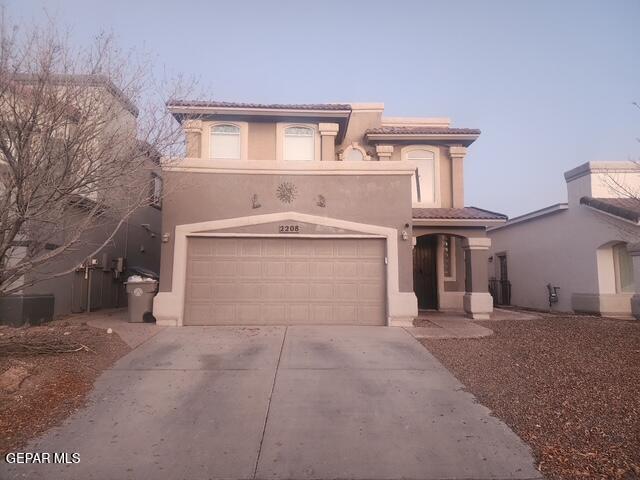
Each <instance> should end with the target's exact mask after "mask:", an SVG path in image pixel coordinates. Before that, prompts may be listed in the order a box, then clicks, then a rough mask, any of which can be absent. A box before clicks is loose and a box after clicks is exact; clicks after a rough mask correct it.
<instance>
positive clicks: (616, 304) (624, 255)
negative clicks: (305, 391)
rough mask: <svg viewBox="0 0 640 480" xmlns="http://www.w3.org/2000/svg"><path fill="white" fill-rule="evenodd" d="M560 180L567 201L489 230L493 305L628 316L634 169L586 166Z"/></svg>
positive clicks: (639, 234)
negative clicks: (564, 188) (555, 296)
mask: <svg viewBox="0 0 640 480" xmlns="http://www.w3.org/2000/svg"><path fill="white" fill-rule="evenodd" d="M564 176H565V179H566V182H567V191H568V203H560V204H557V205H552V206H550V207H547V208H544V209H542V210H538V211H535V212H531V213H528V214H526V215H522V216H520V217H516V218H512V219H511V220H509V221H508V222H507V223H506V224H504V225H501V226H497V227H494V228H491V229H489V231H488V236H489V238H490V239H491V244H492V245H491V251H490V253H491V256H490V258H489V261H490V264H489V265H490V267H489V271H490V277H491V284H492V290H493V291H494V297H495V299H496V303H497V304H509V303H510V304H512V305H517V306H522V307H531V308H537V309H545V310H546V309H549V308H553V309H554V310H558V311H572V310H573V311H576V312H591V313H599V314H602V315H614V316H629V315H630V314H631V297H632V295H633V294H634V292H635V288H636V287H635V285H636V281H637V280H640V275H639V274H638V273H636V275H635V277H636V281H634V269H633V260H632V254H635V253H634V248H629V247H630V246H631V245H633V243H635V242H638V241H640V223H639V219H640V200H638V199H639V198H640V197H639V196H638V194H640V167H639V166H638V165H637V164H635V163H633V162H589V163H585V164H583V165H580V166H579V167H576V168H574V169H572V170H569V171H568V172H566V173H565V175H564ZM639 253H640V252H639ZM638 259H639V260H640V257H639V258H638ZM555 288H557V290H556V291H555V292H554V289H555ZM509 290H510V292H509ZM550 292H553V293H557V302H552V303H550V295H549V293H550ZM509 293H510V295H509ZM509 296H510V298H509ZM553 300H555V299H553Z"/></svg>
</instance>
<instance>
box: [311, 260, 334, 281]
mask: <svg viewBox="0 0 640 480" xmlns="http://www.w3.org/2000/svg"><path fill="white" fill-rule="evenodd" d="M311 275H312V276H313V277H315V278H333V262H330V261H329V262H320V261H317V262H314V263H313V264H312V265H311Z"/></svg>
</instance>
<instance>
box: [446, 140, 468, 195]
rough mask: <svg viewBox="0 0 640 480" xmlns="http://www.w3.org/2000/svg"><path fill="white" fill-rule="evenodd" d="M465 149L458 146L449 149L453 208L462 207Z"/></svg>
mask: <svg viewBox="0 0 640 480" xmlns="http://www.w3.org/2000/svg"><path fill="white" fill-rule="evenodd" d="M466 154H467V148H466V147H462V146H459V145H452V146H450V147H449V156H450V157H451V192H452V197H453V198H452V203H453V208H463V207H464V168H463V166H464V156H465V155H466Z"/></svg>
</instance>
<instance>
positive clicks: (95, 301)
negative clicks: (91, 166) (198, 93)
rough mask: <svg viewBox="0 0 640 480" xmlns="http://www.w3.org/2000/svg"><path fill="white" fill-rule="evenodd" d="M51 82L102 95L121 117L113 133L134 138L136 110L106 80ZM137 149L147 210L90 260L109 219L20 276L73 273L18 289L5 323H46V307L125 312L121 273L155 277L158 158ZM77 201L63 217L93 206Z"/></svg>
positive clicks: (1, 310) (3, 314)
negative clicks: (121, 130) (126, 132)
mask: <svg viewBox="0 0 640 480" xmlns="http://www.w3.org/2000/svg"><path fill="white" fill-rule="evenodd" d="M24 78H28V77H27V76H25V77H24ZM55 80H59V81H60V82H61V84H62V83H64V82H70V83H73V84H78V85H81V86H83V87H86V88H87V89H92V91H93V90H96V91H98V93H100V94H104V96H105V101H113V102H115V103H117V104H119V105H120V107H121V114H120V115H119V117H118V118H117V121H118V122H119V125H118V126H117V127H115V128H124V129H131V131H132V132H133V133H134V135H135V132H136V128H137V127H136V124H137V117H138V109H137V107H136V106H135V105H134V104H133V103H132V102H131V101H130V100H129V99H128V98H127V97H126V96H125V95H124V94H123V93H122V91H121V90H120V89H119V88H118V87H116V86H115V85H114V84H113V83H112V82H111V81H110V80H108V79H107V78H105V77H103V76H100V75H74V76H70V75H59V76H57V77H55ZM140 148H141V149H143V152H145V154H148V159H147V160H145V163H146V167H145V169H141V170H140V172H139V174H140V175H141V177H142V178H141V179H140V184H141V185H145V184H146V185H148V186H149V189H150V197H151V198H152V199H153V201H152V204H151V205H149V206H145V207H142V208H140V209H138V210H137V211H135V212H134V213H133V214H132V215H131V216H130V217H129V218H128V219H127V220H126V221H125V223H124V224H123V225H122V226H121V227H120V228H119V229H118V231H117V233H116V234H115V236H114V238H113V239H112V240H111V241H109V242H108V244H107V245H106V247H104V248H103V249H102V250H101V251H100V253H99V254H98V255H96V256H95V257H89V254H90V252H93V251H94V250H95V249H96V248H98V247H99V246H100V245H102V243H104V241H105V240H106V239H107V238H108V236H109V235H110V234H111V233H112V232H113V229H114V225H116V224H117V222H116V221H117V220H119V219H114V220H113V222H112V223H107V222H106V221H104V222H103V223H104V225H99V226H98V227H96V228H90V229H87V230H86V231H85V232H84V234H83V236H82V239H81V241H79V242H78V244H77V245H76V246H75V247H74V248H73V249H70V250H71V251H70V253H68V254H64V255H60V256H58V257H55V258H54V259H53V260H52V261H50V262H49V263H47V264H45V265H43V266H41V267H40V270H41V273H37V272H35V271H33V272H30V273H29V274H28V275H25V277H23V278H24V282H25V283H29V282H31V281H32V280H33V278H47V273H46V272H47V271H49V272H60V271H64V270H67V269H70V268H73V267H74V266H75V267H76V268H75V272H73V273H70V274H68V275H65V276H62V277H59V278H55V279H51V280H44V281H39V282H38V283H35V284H34V285H30V286H26V287H24V288H22V289H21V290H19V291H18V292H17V293H16V294H13V295H11V296H7V297H3V298H1V299H0V319H2V320H3V321H4V322H5V323H15V324H20V323H22V321H33V319H38V318H46V317H47V316H48V315H50V313H48V312H50V308H51V303H52V302H53V315H54V316H60V315H64V314H69V313H74V312H84V311H87V309H91V310H96V309H100V308H114V307H122V306H126V304H127V298H126V293H125V288H124V283H123V282H124V281H125V275H126V274H127V272H130V271H131V269H134V271H141V270H143V271H147V272H150V273H151V272H155V274H156V275H157V274H158V272H159V269H160V231H161V220H162V217H161V209H162V198H161V195H162V177H161V171H160V167H159V164H160V155H159V154H157V153H153V152H148V150H149V146H148V145H145V144H144V143H143V142H140ZM3 163H4V165H3ZM3 168H6V162H5V161H4V160H2V159H0V172H2V169H3ZM94 193H95V192H94ZM79 197H80V199H81V200H82V201H79V202H76V206H72V207H70V210H69V212H68V214H69V215H70V216H73V215H77V212H78V210H77V209H78V208H82V207H85V206H89V207H90V206H91V205H94V204H95V198H94V196H93V195H90V196H85V198H84V199H82V198H81V197H83V196H82V195H81V194H79ZM83 202H84V203H83ZM77 205H80V207H78V206H77ZM60 221H61V222H65V221H66V219H65V218H61V219H60ZM59 240H61V239H55V238H52V239H51V240H50V243H48V244H47V246H46V249H47V250H53V249H55V248H57V247H59V242H58V241H59ZM63 242H64V241H63ZM28 244H29V238H28V236H26V235H25V236H24V237H23V238H22V240H20V241H19V242H16V245H14V248H15V250H16V257H17V259H16V261H18V260H19V259H20V252H19V251H20V249H26V247H27V246H28ZM39 275H40V277H39ZM45 312H46V313H45Z"/></svg>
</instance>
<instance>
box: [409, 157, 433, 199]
mask: <svg viewBox="0 0 640 480" xmlns="http://www.w3.org/2000/svg"><path fill="white" fill-rule="evenodd" d="M406 160H408V161H410V162H411V163H412V164H413V165H414V166H415V169H416V170H415V173H414V174H413V177H412V182H411V196H412V199H413V202H414V203H435V201H436V157H435V154H434V153H433V152H432V151H431V150H426V149H421V148H416V149H412V150H409V151H408V152H407V153H406Z"/></svg>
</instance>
